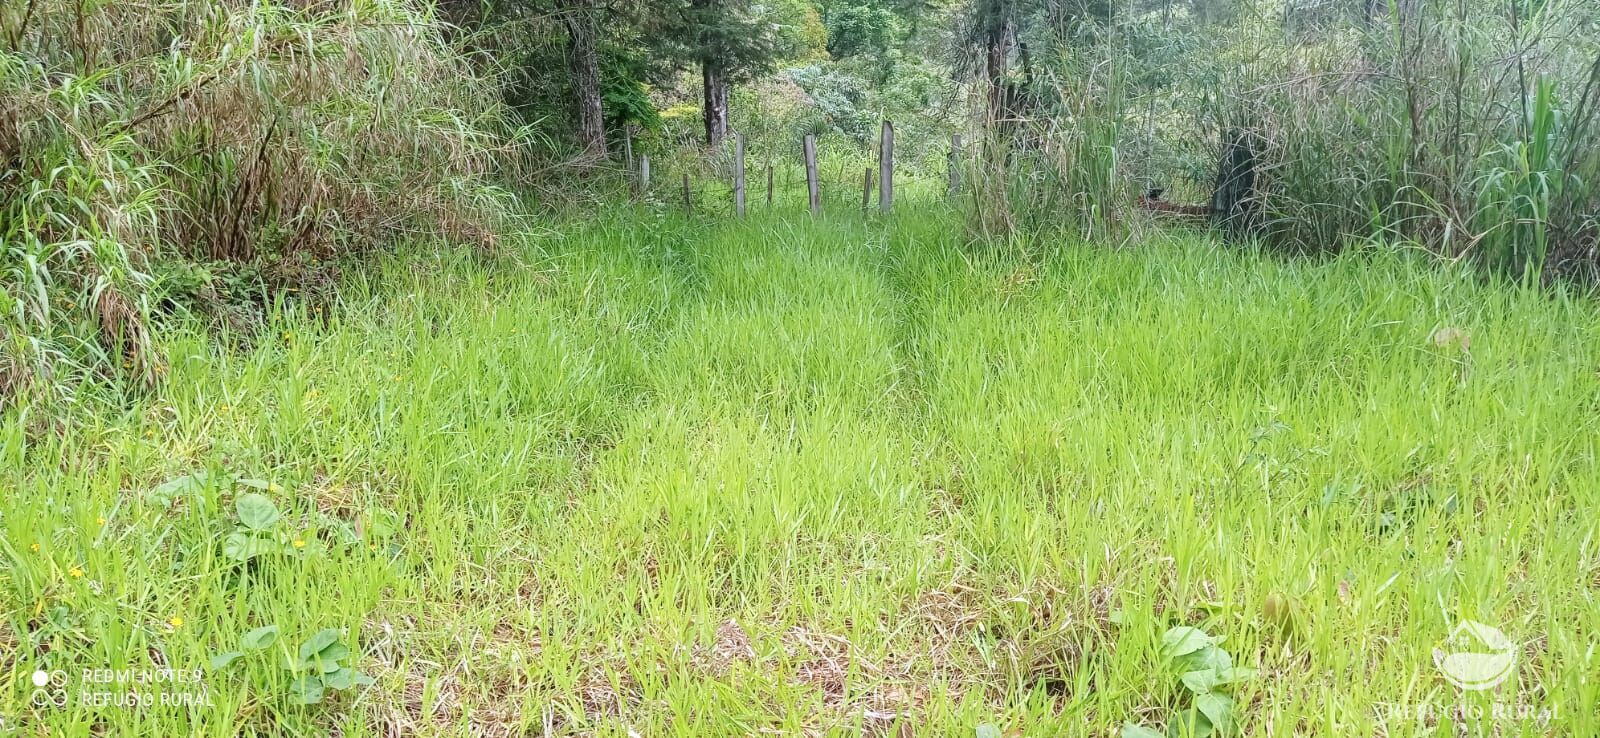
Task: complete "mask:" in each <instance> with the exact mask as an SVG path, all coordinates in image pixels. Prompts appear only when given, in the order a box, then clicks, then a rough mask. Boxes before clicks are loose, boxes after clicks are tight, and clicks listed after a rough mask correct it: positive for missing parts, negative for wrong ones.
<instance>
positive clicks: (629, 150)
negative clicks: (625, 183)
mask: <svg viewBox="0 0 1600 738" xmlns="http://www.w3.org/2000/svg"><path fill="white" fill-rule="evenodd" d="M622 157H623V161H625V162H627V163H628V169H629V170H630V171H631V170H632V169H633V124H632V123H629V124H627V125H625V126H623V127H622Z"/></svg>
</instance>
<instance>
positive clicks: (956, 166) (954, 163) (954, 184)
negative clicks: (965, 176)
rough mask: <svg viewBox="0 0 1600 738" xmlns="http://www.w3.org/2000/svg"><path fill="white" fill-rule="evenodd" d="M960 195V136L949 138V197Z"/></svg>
mask: <svg viewBox="0 0 1600 738" xmlns="http://www.w3.org/2000/svg"><path fill="white" fill-rule="evenodd" d="M960 194H961V134H959V133H955V134H951V136H950V197H952V198H953V197H955V196H957V195H960Z"/></svg>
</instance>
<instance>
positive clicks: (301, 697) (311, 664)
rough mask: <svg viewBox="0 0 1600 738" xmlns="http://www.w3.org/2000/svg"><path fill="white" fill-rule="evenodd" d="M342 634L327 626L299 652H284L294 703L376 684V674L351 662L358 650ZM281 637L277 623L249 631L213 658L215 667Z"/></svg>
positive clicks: (230, 663)
mask: <svg viewBox="0 0 1600 738" xmlns="http://www.w3.org/2000/svg"><path fill="white" fill-rule="evenodd" d="M340 635H341V634H340V631H339V629H338V628H326V629H323V630H319V631H317V632H316V633H315V634H313V635H312V636H311V637H310V638H307V639H306V640H305V642H303V643H301V644H300V648H299V649H298V650H297V651H295V652H293V653H290V652H289V651H287V650H286V651H284V662H283V667H284V669H286V670H287V671H289V672H290V673H292V674H293V675H294V679H293V681H291V682H290V683H289V689H288V693H287V694H288V697H289V698H290V700H291V701H292V702H294V703H296V704H301V705H314V704H317V703H319V702H322V700H323V698H324V697H326V696H327V693H328V690H330V689H331V690H335V691H343V690H347V689H353V688H355V687H365V686H369V685H371V684H373V679H372V677H370V676H367V675H366V674H364V673H362V672H361V671H358V670H357V669H356V668H355V666H354V665H353V664H352V663H351V662H350V658H351V656H352V655H353V653H354V652H353V651H352V650H351V649H350V647H349V646H347V645H345V643H344V642H343V641H342V640H341V639H340ZM278 636H279V630H278V626H276V625H267V626H263V627H260V628H256V629H254V630H251V631H249V632H247V633H245V634H244V635H243V636H241V637H240V638H239V645H238V648H237V649H235V650H232V651H226V652H223V653H219V654H216V655H215V656H212V657H211V670H212V671H223V670H225V669H228V668H229V667H231V666H233V665H234V664H236V663H238V662H239V660H240V659H243V658H245V656H247V655H248V654H250V653H253V652H257V651H264V650H266V649H268V648H271V647H272V646H273V645H274V644H276V643H278V642H279V638H278Z"/></svg>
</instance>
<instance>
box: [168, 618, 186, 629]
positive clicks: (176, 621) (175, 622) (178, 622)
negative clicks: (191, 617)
mask: <svg viewBox="0 0 1600 738" xmlns="http://www.w3.org/2000/svg"><path fill="white" fill-rule="evenodd" d="M167 625H168V626H170V627H171V628H172V629H173V630H177V629H179V628H182V627H183V617H182V616H179V615H173V616H172V617H171V618H168V619H167Z"/></svg>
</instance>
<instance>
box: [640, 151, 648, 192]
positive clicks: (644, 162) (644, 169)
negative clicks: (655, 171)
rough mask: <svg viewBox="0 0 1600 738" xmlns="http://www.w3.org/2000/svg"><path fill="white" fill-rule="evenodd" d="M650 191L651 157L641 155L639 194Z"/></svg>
mask: <svg viewBox="0 0 1600 738" xmlns="http://www.w3.org/2000/svg"><path fill="white" fill-rule="evenodd" d="M649 191H650V155H649V154H640V155H639V194H641V195H642V194H644V193H646V192H649Z"/></svg>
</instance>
